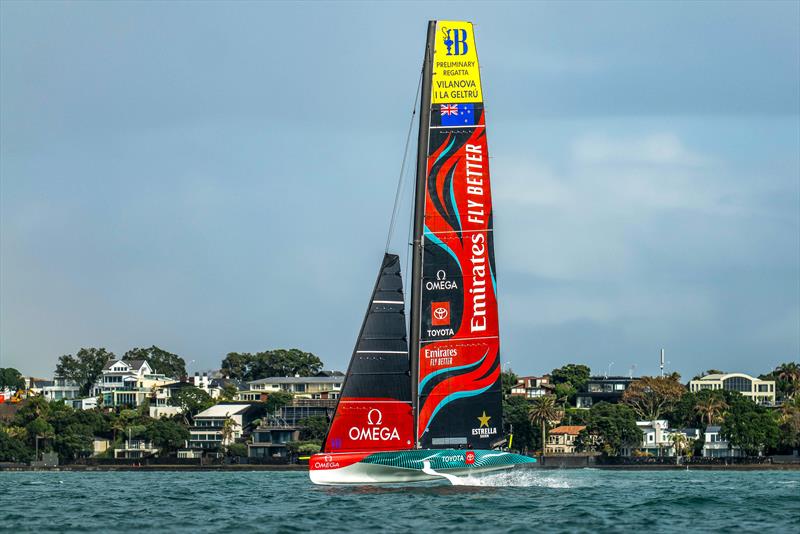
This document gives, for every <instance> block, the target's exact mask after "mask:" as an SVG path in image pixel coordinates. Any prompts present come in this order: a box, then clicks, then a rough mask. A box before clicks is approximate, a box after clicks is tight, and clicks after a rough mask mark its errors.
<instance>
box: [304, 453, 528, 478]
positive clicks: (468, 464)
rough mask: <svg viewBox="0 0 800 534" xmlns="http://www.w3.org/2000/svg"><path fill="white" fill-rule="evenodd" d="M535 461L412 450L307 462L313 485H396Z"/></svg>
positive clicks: (502, 455)
mask: <svg viewBox="0 0 800 534" xmlns="http://www.w3.org/2000/svg"><path fill="white" fill-rule="evenodd" d="M535 463H536V460H535V459H534V458H531V457H529V456H522V455H520V454H514V453H510V452H504V451H487V450H466V451H465V450H461V449H414V450H406V451H384V452H347V453H328V454H324V453H321V454H315V455H314V456H312V457H311V459H310V460H309V462H308V468H309V474H310V476H311V481H312V482H314V483H315V484H325V485H347V484H398V483H407V482H425V481H432V480H441V479H448V480H450V481H451V482H452V480H451V479H450V477H453V476H455V477H465V476H476V475H482V474H486V473H492V472H496V471H503V470H508V469H514V468H519V467H532V466H533V465H534V464H535Z"/></svg>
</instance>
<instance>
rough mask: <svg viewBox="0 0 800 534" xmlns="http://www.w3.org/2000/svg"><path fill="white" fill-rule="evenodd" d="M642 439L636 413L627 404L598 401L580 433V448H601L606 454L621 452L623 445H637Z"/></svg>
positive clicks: (578, 443) (578, 441)
mask: <svg viewBox="0 0 800 534" xmlns="http://www.w3.org/2000/svg"><path fill="white" fill-rule="evenodd" d="M641 441H642V431H641V429H639V427H638V426H636V414H635V413H634V411H633V409H631V407H630V406H626V405H625V404H610V403H608V402H598V403H597V404H595V405H593V406H592V407H591V408H590V409H589V418H588V421H587V423H586V428H585V429H584V430H583V431H581V433H580V434H579V435H578V439H577V443H576V444H577V446H578V448H579V449H580V450H600V451H602V452H603V453H604V454H606V455H610V456H613V455H617V454H619V452H620V450H621V449H622V447H627V446H635V445H638V444H639V443H641Z"/></svg>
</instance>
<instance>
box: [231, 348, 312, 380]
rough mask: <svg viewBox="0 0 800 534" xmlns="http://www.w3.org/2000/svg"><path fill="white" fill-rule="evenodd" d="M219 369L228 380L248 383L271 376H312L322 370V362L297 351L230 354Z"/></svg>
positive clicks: (307, 353) (306, 353)
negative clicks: (232, 379)
mask: <svg viewBox="0 0 800 534" xmlns="http://www.w3.org/2000/svg"><path fill="white" fill-rule="evenodd" d="M221 368H222V371H223V373H225V374H226V375H227V376H229V377H230V378H234V379H237V380H243V381H246V382H250V381H253V380H259V379H261V378H268V377H272V376H295V375H299V376H313V375H315V374H317V373H318V372H320V371H321V370H322V361H321V360H320V359H319V358H317V357H316V356H315V355H314V354H312V353H310V352H303V351H301V350H299V349H288V350H287V349H275V350H268V351H264V352H257V353H255V354H250V353H237V352H231V353H228V355H227V356H225V359H224V360H222V366H221Z"/></svg>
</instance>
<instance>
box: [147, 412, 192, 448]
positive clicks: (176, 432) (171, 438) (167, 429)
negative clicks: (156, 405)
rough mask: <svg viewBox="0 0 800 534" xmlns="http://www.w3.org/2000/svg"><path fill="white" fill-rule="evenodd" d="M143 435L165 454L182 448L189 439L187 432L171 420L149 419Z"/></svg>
mask: <svg viewBox="0 0 800 534" xmlns="http://www.w3.org/2000/svg"><path fill="white" fill-rule="evenodd" d="M144 435H145V437H146V438H147V439H148V440H150V441H152V442H153V444H154V445H155V446H156V447H158V448H159V449H161V450H162V451H163V452H165V453H167V452H172V451H175V450H177V449H179V448H181V447H183V446H184V444H185V442H186V441H187V440H188V439H189V438H190V434H189V430H188V429H187V428H186V427H185V426H183V425H182V424H180V423H178V422H177V421H174V420H172V419H150V420H149V421H147V423H146V425H145V431H144Z"/></svg>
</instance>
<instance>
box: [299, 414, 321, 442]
mask: <svg viewBox="0 0 800 534" xmlns="http://www.w3.org/2000/svg"><path fill="white" fill-rule="evenodd" d="M327 432H328V418H327V417H325V416H322V415H312V416H311V417H306V418H305V419H300V440H301V441H312V440H313V441H322V440H323V439H324V438H325V434H326V433H327Z"/></svg>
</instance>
